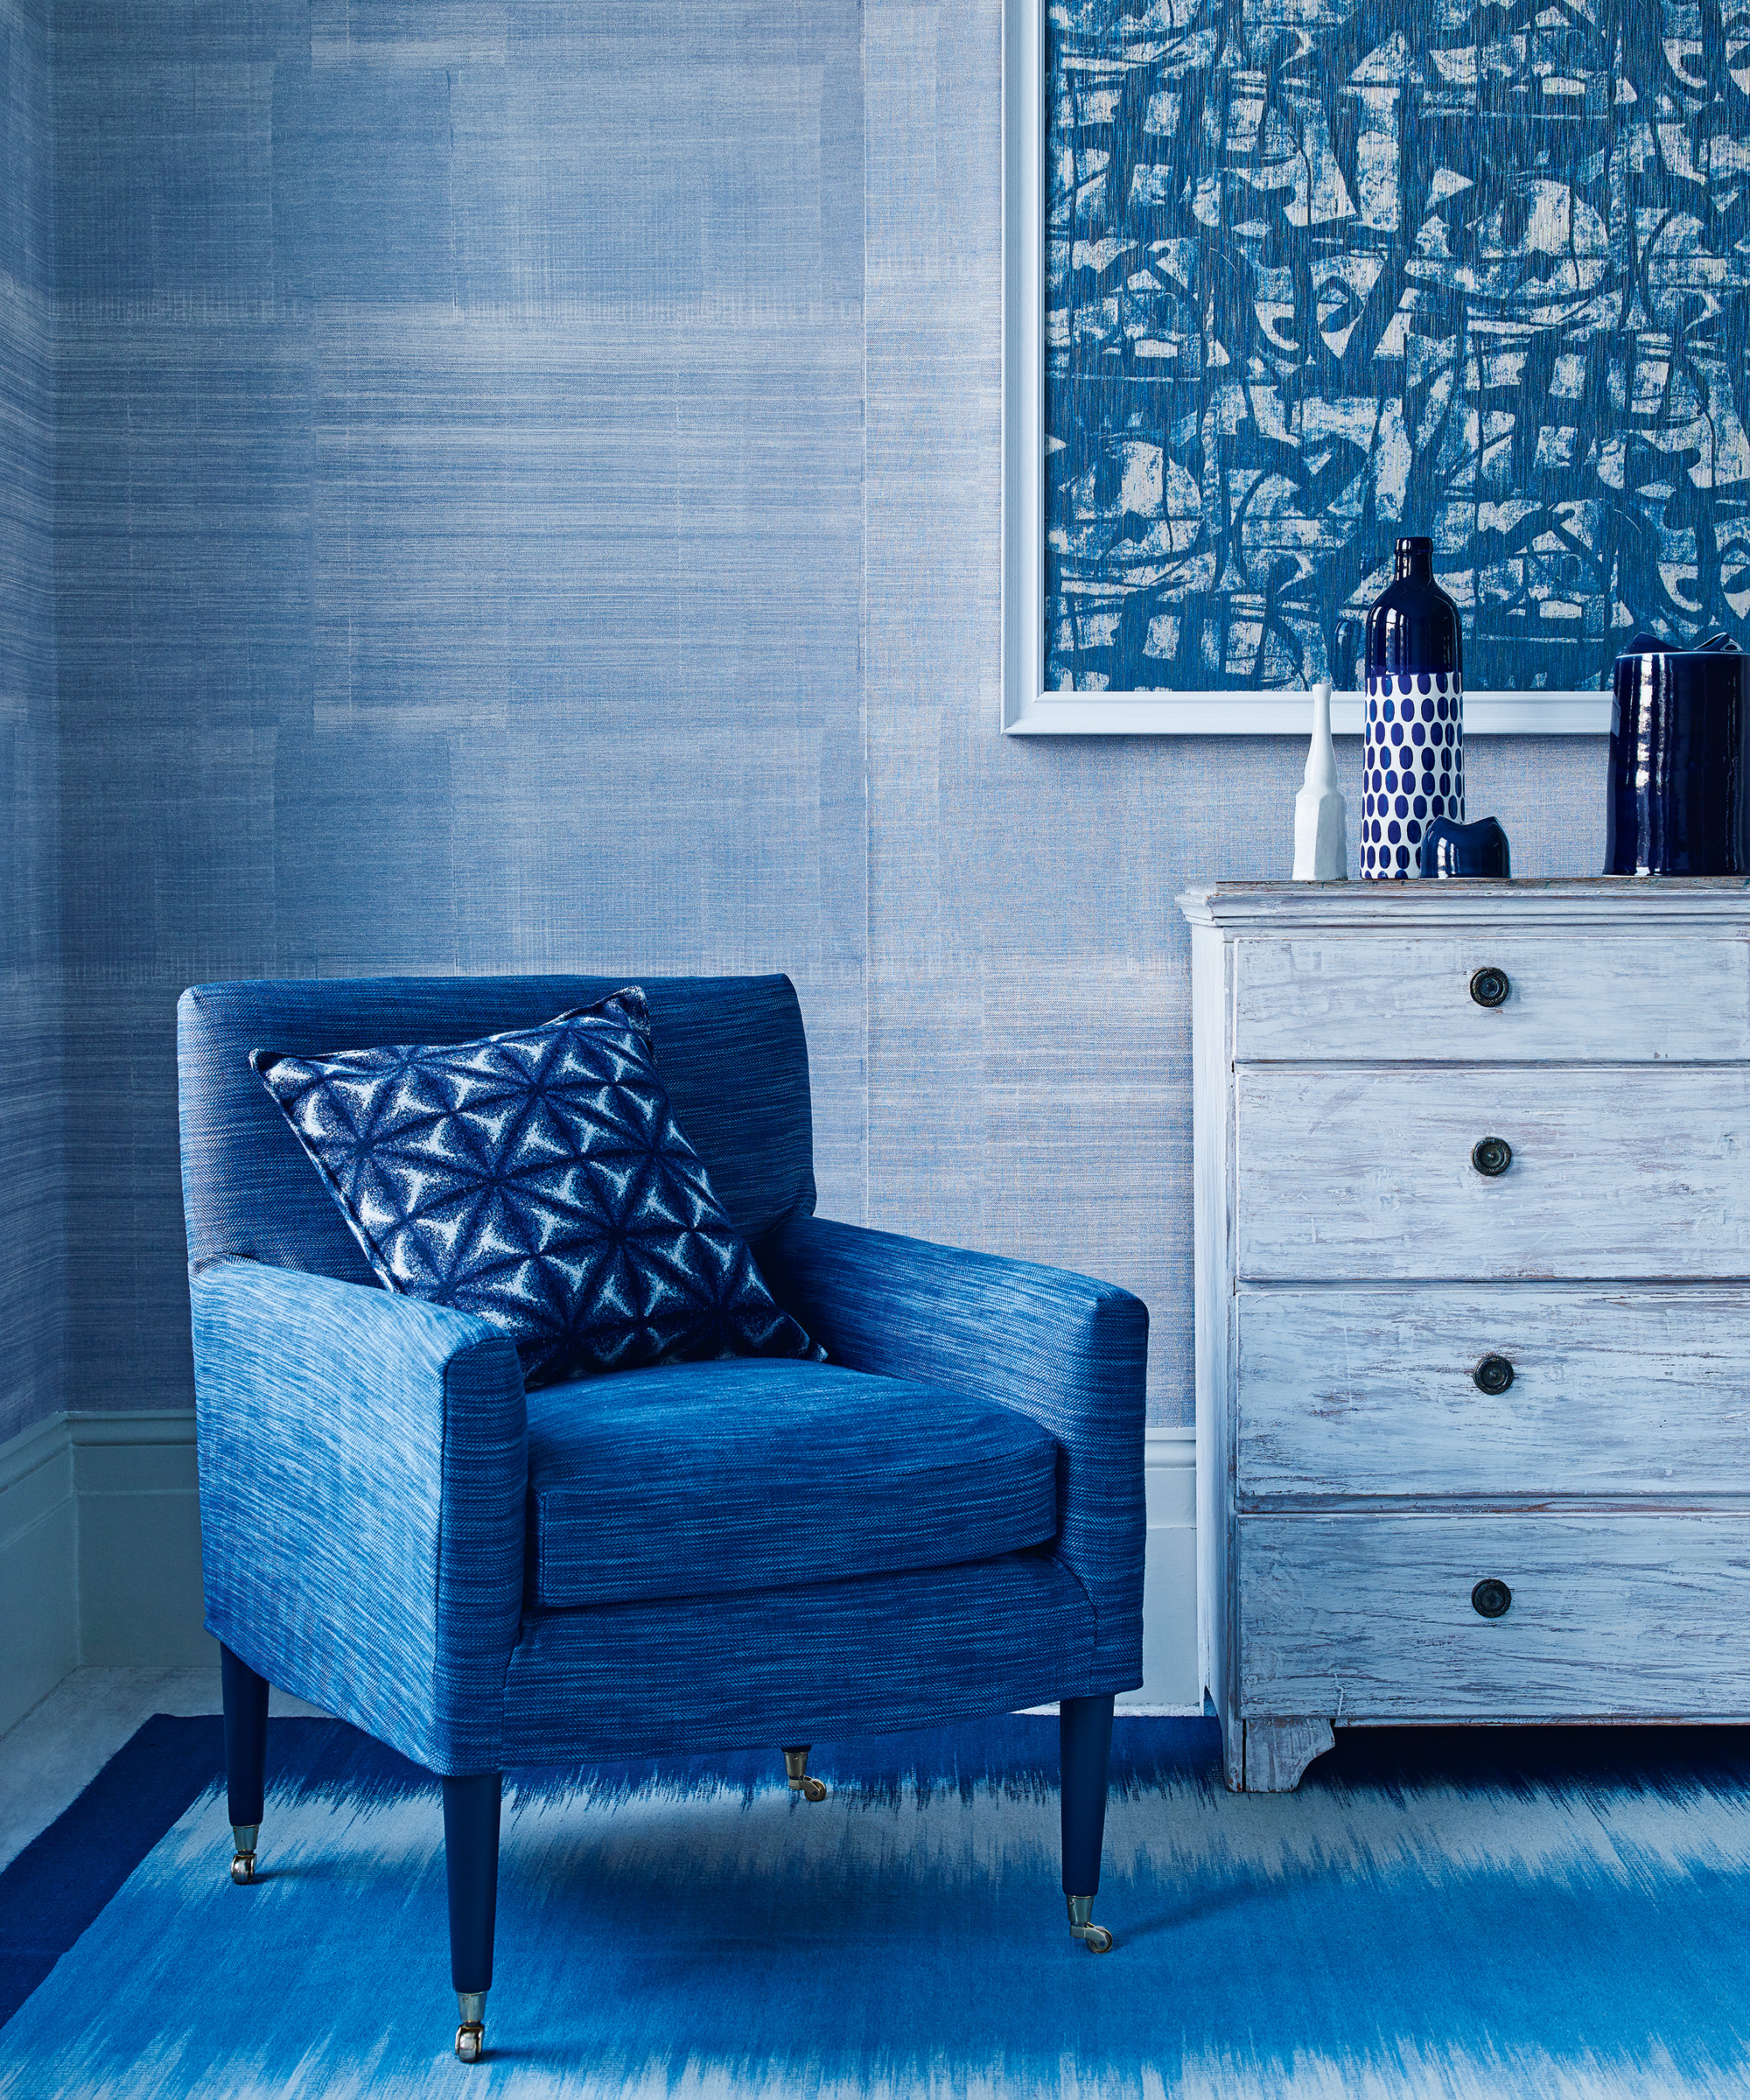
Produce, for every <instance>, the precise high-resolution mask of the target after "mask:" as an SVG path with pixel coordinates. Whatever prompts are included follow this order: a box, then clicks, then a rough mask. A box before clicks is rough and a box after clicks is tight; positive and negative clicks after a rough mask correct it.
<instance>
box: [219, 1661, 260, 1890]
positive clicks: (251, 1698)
mask: <svg viewBox="0 0 1750 2100" xmlns="http://www.w3.org/2000/svg"><path fill="white" fill-rule="evenodd" d="M219 1681H220V1684H221V1687H222V1689H223V1692H224V1698H225V1794H226V1800H227V1806H228V1810H229V1813H230V1817H231V1843H232V1845H233V1847H234V1850H233V1852H232V1854H231V1879H232V1880H233V1881H234V1882H235V1884H236V1885H237V1887H239V1888H243V1887H247V1886H248V1883H250V1882H251V1881H253V1880H255V1840H256V1839H257V1838H259V1837H260V1836H261V1834H262V1792H263V1789H264V1788H265V1786H266V1782H267V1766H268V1681H267V1679H266V1678H265V1677H257V1676H256V1675H255V1671H254V1670H251V1669H250V1668H249V1666H248V1663H245V1662H244V1661H243V1660H242V1657H241V1656H234V1655H233V1654H232V1653H231V1651H230V1649H228V1648H227V1647H226V1646H225V1645H224V1643H223V1642H221V1643H220V1647H219Z"/></svg>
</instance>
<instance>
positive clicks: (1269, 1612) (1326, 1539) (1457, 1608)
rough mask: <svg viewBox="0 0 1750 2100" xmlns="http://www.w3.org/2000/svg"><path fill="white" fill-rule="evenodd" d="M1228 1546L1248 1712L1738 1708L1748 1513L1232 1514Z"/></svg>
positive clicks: (1522, 1713)
mask: <svg viewBox="0 0 1750 2100" xmlns="http://www.w3.org/2000/svg"><path fill="white" fill-rule="evenodd" d="M1238 1549H1239V1551H1238V1558H1239V1581H1240V1594H1241V1597H1242V1600H1243V1603H1242V1607H1241V1621H1242V1628H1243V1647H1242V1651H1241V1664H1240V1680H1239V1686H1238V1691H1239V1698H1240V1709H1241V1712H1243V1714H1244V1715H1246V1716H1247V1717H1248V1718H1250V1717H1254V1716H1256V1717H1260V1718H1264V1717H1270V1716H1287V1715H1301V1714H1318V1715H1323V1716H1326V1717H1327V1718H1329V1719H1332V1720H1334V1721H1335V1722H1336V1723H1337V1724H1338V1725H1339V1726H1341V1724H1342V1723H1343V1722H1344V1721H1346V1720H1361V1719H1367V1720H1441V1719H1458V1718H1465V1719H1484V1718H1487V1717H1488V1716H1491V1715H1500V1716H1506V1717H1510V1718H1511V1719H1514V1720H1520V1721H1529V1720H1537V1719H1563V1718H1567V1719H1618V1718H1630V1717H1633V1718H1637V1719H1652V1718H1666V1719H1682V1718H1685V1717H1689V1716H1699V1715H1705V1716H1707V1717H1708V1718H1710V1719H1730V1718H1737V1717H1750V1516H1743V1517H1740V1516H1594V1517H1582V1516H1478V1517H1469V1516H1462V1517H1461V1516H1285V1517H1278V1516H1249V1517H1242V1518H1241V1519H1240V1521H1239V1540H1238ZM1484 1579H1495V1581H1498V1582H1502V1583H1504V1584H1505V1585H1506V1586H1507V1587H1508V1588H1509V1590H1510V1592H1511V1593H1512V1603H1511V1606H1510V1607H1509V1610H1508V1611H1507V1613H1506V1614H1505V1615H1504V1616H1502V1617H1501V1618H1494V1619H1486V1618H1483V1617H1482V1616H1481V1615H1480V1614H1479V1613H1478V1612H1477V1610H1476V1608H1475V1607H1474V1604H1473V1602H1472V1591H1473V1589H1474V1586H1476V1585H1477V1584H1478V1583H1479V1582H1480V1581H1481V1580H1484Z"/></svg>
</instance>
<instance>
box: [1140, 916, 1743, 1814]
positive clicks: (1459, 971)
mask: <svg viewBox="0 0 1750 2100" xmlns="http://www.w3.org/2000/svg"><path fill="white" fill-rule="evenodd" d="M1180 902H1181V907H1182V908H1183V909H1184V911H1185V914H1186V915H1187V918H1188V919H1189V920H1190V921H1191V927H1192V978H1193V1005H1194V1067H1195V1081H1194V1090H1195V1125H1196V1290H1197V1472H1198V1551H1199V1592H1200V1594H1199V1618H1200V1629H1201V1654H1202V1668H1203V1674H1204V1682H1205V1684H1206V1687H1207V1689H1208V1692H1209V1695H1210V1697H1211V1698H1213V1700H1214V1702H1215V1707H1216V1710H1217V1712H1218V1713H1219V1715H1220V1718H1221V1722H1222V1737H1223V1742H1224V1746H1225V1756H1226V1768H1227V1778H1228V1783H1229V1785H1230V1786H1232V1787H1236V1788H1244V1789H1248V1790H1250V1791H1278V1790H1281V1789H1287V1788H1292V1787H1293V1786H1294V1785H1296V1784H1297V1783H1298V1782H1299V1777H1300V1775H1301V1773H1302V1771H1303V1770H1304V1769H1305V1768H1306V1764H1307V1763H1308V1762H1309V1761H1310V1760H1311V1759H1312V1758H1313V1757H1315V1756H1316V1755H1318V1754H1319V1753H1320V1751H1321V1750H1324V1749H1327V1748H1328V1747H1330V1744H1331V1742H1332V1740H1333V1733H1332V1732H1333V1729H1334V1728H1335V1727H1341V1726H1350V1725H1353V1726H1365V1725H1366V1724H1368V1723H1370V1722H1371V1723H1384V1722H1392V1723H1402V1722H1417V1721H1421V1722H1453V1721H1534V1720H1558V1719H1562V1720H1579V1719H1585V1720H1599V1721H1606V1720H1654V1719H1668V1720H1670V1719H1682V1720H1744V1719H1750V891H1747V889H1746V887H1745V886H1744V885H1742V884H1740V883H1739V882H1736V881H1732V882H1719V883H1714V882H1682V881H1663V882H1652V883H1649V882H1644V881H1642V882H1636V881H1635V880H1633V879H1599V880H1597V881H1592V882H1542V883H1540V882H1516V883H1481V882H1445V883H1436V882H1425V883H1407V884H1378V885H1374V884H1362V883H1349V884H1328V885H1293V884H1223V885H1221V886H1216V887H1215V888H1211V889H1207V890H1199V891H1194V892H1193V893H1189V894H1188V895H1187V896H1186V897H1184V898H1183V899H1181V900H1180Z"/></svg>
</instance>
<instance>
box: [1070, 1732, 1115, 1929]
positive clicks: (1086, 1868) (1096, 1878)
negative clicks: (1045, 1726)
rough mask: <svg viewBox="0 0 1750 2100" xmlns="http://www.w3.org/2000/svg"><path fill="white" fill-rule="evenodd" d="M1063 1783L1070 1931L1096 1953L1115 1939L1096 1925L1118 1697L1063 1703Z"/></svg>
mask: <svg viewBox="0 0 1750 2100" xmlns="http://www.w3.org/2000/svg"><path fill="white" fill-rule="evenodd" d="M1057 1729H1058V1743H1059V1747H1060V1750H1061V1770H1062V1785H1063V1894H1064V1896H1065V1899H1066V1900H1067V1901H1068V1905H1069V1929H1070V1930H1071V1932H1073V1933H1074V1934H1075V1936H1076V1938H1077V1939H1078V1940H1080V1941H1081V1943H1082V1945H1083V1946H1084V1947H1085V1948H1087V1950H1088V1951H1089V1953H1090V1954H1104V1953H1106V1952H1107V1951H1108V1950H1110V1947H1111V1944H1112V1936H1111V1934H1110V1932H1108V1931H1107V1930H1106V1929H1105V1927H1104V1926H1103V1925H1096V1924H1095V1922H1094V1899H1095V1897H1096V1895H1097V1894H1099V1893H1100V1847H1101V1845H1102V1843H1103V1840H1104V1838H1105V1835H1106V1774H1107V1770H1108V1768H1109V1767H1110V1763H1111V1758H1112V1694H1111V1693H1110V1691H1108V1692H1103V1693H1102V1694H1101V1695H1100V1697H1099V1698H1092V1699H1062V1700H1060V1701H1059V1703H1058V1722H1057Z"/></svg>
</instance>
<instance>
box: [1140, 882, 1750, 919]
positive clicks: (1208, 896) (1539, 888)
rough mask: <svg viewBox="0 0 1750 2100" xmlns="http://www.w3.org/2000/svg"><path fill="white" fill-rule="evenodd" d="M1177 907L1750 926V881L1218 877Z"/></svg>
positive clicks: (1336, 915) (1259, 915)
mask: <svg viewBox="0 0 1750 2100" xmlns="http://www.w3.org/2000/svg"><path fill="white" fill-rule="evenodd" d="M1179 908H1180V911H1182V912H1183V913H1184V914H1185V916H1186V917H1187V919H1188V920H1190V921H1191V922H1192V923H1193V925H1195V926H1224V927H1233V928H1250V929H1252V930H1265V929H1268V930H1272V931H1281V932H1283V933H1292V932H1295V931H1296V930H1298V929H1300V928H1315V927H1316V928H1320V930H1325V931H1341V930H1342V929H1344V928H1355V929H1359V928H1366V929H1367V930H1368V931H1369V932H1370V933H1372V932H1377V931H1379V930H1381V929H1383V928H1400V927H1408V926H1435V925H1440V924H1442V923H1445V924H1450V925H1457V924H1461V923H1465V922H1467V921H1478V920H1488V921H1493V922H1495V923H1496V924H1499V923H1500V922H1501V921H1502V919H1504V918H1507V917H1509V916H1510V917H1512V918H1514V919H1516V920H1522V921H1526V922H1527V923H1530V924H1536V923H1539V922H1544V923H1548V924H1552V925H1567V926H1580V925H1585V924H1586V923H1587V922H1588V921H1599V922H1602V921H1614V922H1615V923H1617V924H1619V925H1620V924H1621V923H1622V922H1623V921H1625V920H1636V921H1642V923H1650V924H1652V925H1670V924H1676V923H1678V922H1680V921H1685V920H1688V921H1696V922H1698V923H1702V924H1709V925H1714V926H1746V927H1750V883H1747V882H1746V881H1745V880H1744V879H1742V878H1741V877H1740V876H1737V875H1725V876H1719V877H1695V878H1691V877H1685V876H1653V877H1649V876H1644V875H1593V876H1589V877H1583V878H1582V877H1569V878H1566V879H1552V880H1520V881H1514V882H1483V881H1478V880H1475V879H1448V880H1446V881H1444V882H1439V881H1426V880H1425V881H1418V882H1216V883H1208V884H1205V885H1201V886H1199V887H1197V888H1195V889H1190V890H1187V891H1185V892H1184V893H1182V894H1181V895H1180V900H1179Z"/></svg>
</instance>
